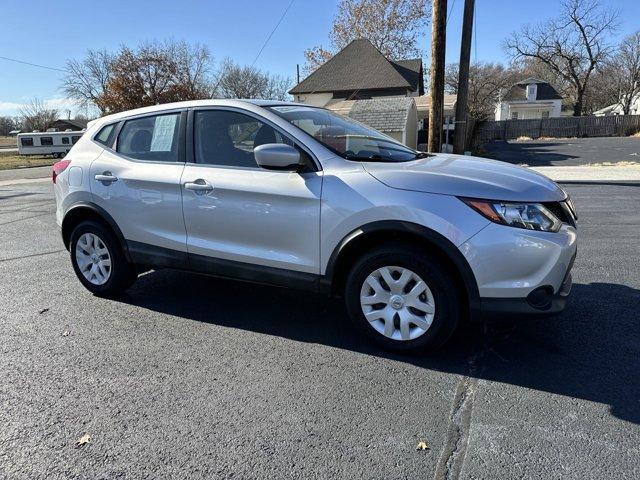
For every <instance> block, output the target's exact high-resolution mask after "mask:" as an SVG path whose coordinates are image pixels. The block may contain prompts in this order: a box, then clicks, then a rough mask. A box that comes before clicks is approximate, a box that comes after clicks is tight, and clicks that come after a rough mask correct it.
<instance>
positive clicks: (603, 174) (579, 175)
mask: <svg viewBox="0 0 640 480" xmlns="http://www.w3.org/2000/svg"><path fill="white" fill-rule="evenodd" d="M528 168H531V170H535V171H536V172H538V173H541V174H543V175H545V176H547V177H549V178H550V179H551V180H554V181H556V182H590V183H597V182H640V165H639V166H627V167H528Z"/></svg>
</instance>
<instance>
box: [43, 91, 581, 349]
mask: <svg viewBox="0 0 640 480" xmlns="http://www.w3.org/2000/svg"><path fill="white" fill-rule="evenodd" d="M53 182H54V184H55V185H54V188H55V196H56V203H57V210H56V216H57V222H58V224H59V226H60V227H61V230H62V240H63V242H64V245H65V246H66V248H67V249H68V250H69V252H70V254H71V263H72V265H73V269H74V270H75V273H76V275H77V277H78V279H79V280H80V282H82V284H83V285H84V286H85V287H86V288H87V289H88V290H89V291H91V292H93V293H94V294H96V295H102V296H112V295H116V294H119V293H121V292H123V291H124V290H126V289H127V288H129V287H130V286H131V285H132V284H133V283H134V282H135V280H136V278H137V276H138V274H139V273H140V272H144V271H147V270H150V269H159V268H174V269H182V270H188V271H192V272H198V273H205V274H211V275H215V276H218V277H223V278H229V279H239V280H245V281H249V282H257V283H263V284H270V285H277V286H283V287H292V288H297V289H306V290H312V291H317V292H324V293H328V294H332V295H337V296H342V297H343V298H344V300H345V303H346V307H347V311H348V313H349V315H350V317H351V318H352V320H353V321H354V322H355V324H356V325H357V326H358V327H359V328H360V329H361V330H362V332H364V333H365V334H367V335H368V336H370V337H371V338H372V339H374V340H376V341H377V342H379V343H381V344H382V346H384V347H387V348H393V349H400V350H416V349H420V350H425V349H433V348H435V347H438V346H440V345H442V344H443V343H444V342H445V341H446V340H447V339H448V338H449V336H450V335H451V333H452V332H453V331H454V329H455V327H456V325H457V324H458V323H459V322H461V321H463V320H466V319H471V320H478V319H492V318H497V317H499V316H504V315H507V316H511V317H514V318H519V317H522V316H531V315H536V314H543V315H544V314H554V313H558V312H560V311H561V310H562V309H563V308H564V305H565V302H566V299H567V296H568V294H569V291H570V288H571V274H570V270H571V266H572V264H573V260H574V258H575V255H576V218H577V216H576V212H575V209H574V207H573V205H572V203H571V200H570V199H569V197H568V196H567V194H566V193H565V192H564V191H563V190H562V189H561V188H560V187H559V186H558V185H557V184H555V183H554V182H553V181H551V180H549V179H548V178H546V177H544V176H543V175H540V174H538V173H536V172H534V171H532V170H529V169H525V168H521V167H517V166H513V165H509V164H506V163H502V162H497V161H490V160H486V159H482V158H475V157H470V156H458V155H450V154H427V153H423V152H417V151H415V150H413V149H411V148H408V147H406V146H404V145H403V144H401V143H400V142H398V141H396V140H394V139H393V138H391V137H388V136H386V135H384V134H382V133H380V132H378V131H376V130H373V129H371V128H369V127H367V126H365V125H363V124H361V123H358V122H356V121H354V120H351V119H349V118H346V117H343V116H340V115H337V114H334V113H332V112H330V111H328V110H325V109H322V108H316V107H312V106H308V105H302V104H295V103H284V102H269V101H244V100H202V101H192V102H183V103H174V104H167V105H158V106H153V107H148V108H142V109H139V110H132V111H128V112H122V113H118V114H115V115H109V116H106V117H103V118H100V119H98V120H96V121H94V122H93V123H92V124H91V125H90V127H89V128H88V130H87V131H86V133H85V134H84V135H83V136H82V138H81V139H80V140H79V141H78V142H77V143H76V144H75V145H74V146H73V148H72V149H71V151H70V152H69V154H68V155H67V158H66V159H65V160H63V161H61V162H58V163H57V164H55V165H54V168H53ZM237 308H242V306H238V307H237ZM283 308H286V306H283Z"/></svg>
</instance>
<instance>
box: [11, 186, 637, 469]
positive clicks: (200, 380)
mask: <svg viewBox="0 0 640 480" xmlns="http://www.w3.org/2000/svg"><path fill="white" fill-rule="evenodd" d="M568 190H569V191H570V193H571V194H572V195H573V197H574V200H575V203H576V204H577V207H578V209H579V211H580V214H581V218H580V236H581V238H580V250H579V257H578V260H577V262H576V265H575V270H574V281H575V286H574V295H573V300H572V303H571V305H570V306H569V308H568V311H567V312H566V313H565V314H563V315H562V316H561V317H558V318H555V319H549V320H543V321H535V322H524V321H521V322H519V326H518V328H516V329H515V330H514V331H510V332H508V331H506V332H501V331H494V330H493V331H487V332H483V331H482V330H480V329H477V328H466V329H462V330H461V331H460V333H459V334H458V335H457V336H456V338H455V339H454V340H453V342H452V343H451V344H450V345H449V347H448V349H446V350H445V351H442V352H440V353H438V354H436V355H433V356H430V357H420V356H400V355H392V354H388V353H385V352H382V351H380V350H378V349H377V348H375V347H372V346H371V345H369V344H367V343H366V342H365V341H364V339H362V338H360V337H359V336H358V334H357V333H356V332H355V331H354V329H352V327H351V326H350V325H349V323H347V321H346V315H345V312H344V309H343V308H342V306H341V305H340V303H338V302H335V301H332V302H329V301H326V300H325V299H323V298H322V297H317V296H314V295H310V294H304V293H299V292H289V291H285V290H279V289H274V288H267V287H259V286H247V285H244V284H240V283H232V282H224V281H220V280H215V279H212V278H207V277H202V276H197V275H190V274H186V273H180V272H173V271H158V272H151V273H148V274H146V275H144V276H143V277H141V278H140V279H139V280H138V282H137V283H136V285H135V286H134V287H133V288H132V289H131V290H130V292H129V293H128V294H127V295H126V296H123V297H122V298H120V299H118V300H105V299H100V298H97V297H93V296H92V295H90V294H89V293H88V292H86V291H85V290H84V289H83V288H82V287H81V286H80V283H79V282H78V281H77V280H76V279H75V277H74V274H73V271H72V269H71V266H70V263H69V260H68V254H67V252H66V251H64V250H62V246H61V243H60V240H59V236H58V232H57V230H56V228H55V223H54V217H53V210H54V207H53V199H52V193H51V188H50V185H49V184H47V183H31V184H25V185H20V186H16V185H13V186H1V187H0V478H7V479H68V478H92V479H93V478H110V479H111V478H132V479H141V478H242V479H249V478H277V479H283V478H322V479H326V478H359V479H370V478H371V479H374V478H375V479H381V478H385V479H386V478H389V479H391V478H393V479H396V478H409V479H429V478H439V477H441V476H448V478H465V479H471V478H473V479H478V478H575V479H602V478H616V479H618V478H629V479H631V478H639V477H640V462H639V460H638V459H639V458H640V427H639V425H640V323H639V322H638V319H639V318H640V317H639V314H638V312H639V311H640V290H639V289H640V269H639V268H638V257H639V254H640V249H639V247H638V240H637V239H638V231H639V229H640V213H638V209H637V207H638V205H639V204H640V186H607V185H600V186H597V185H596V186H594V185H588V186H577V185H576V186H568ZM85 434H88V435H90V437H91V438H90V442H89V443H87V444H85V445H83V446H80V447H78V448H75V447H74V443H75V442H76V440H78V439H79V438H80V437H82V436H83V435H85ZM419 441H425V442H426V443H427V444H428V445H429V449H428V450H416V446H417V444H418V442H419Z"/></svg>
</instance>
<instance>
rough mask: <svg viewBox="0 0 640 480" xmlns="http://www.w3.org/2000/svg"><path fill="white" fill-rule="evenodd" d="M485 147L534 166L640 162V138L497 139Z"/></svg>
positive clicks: (504, 157)
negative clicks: (519, 140)
mask: <svg viewBox="0 0 640 480" xmlns="http://www.w3.org/2000/svg"><path fill="white" fill-rule="evenodd" d="M484 148H485V150H486V151H487V156H489V157H490V158H494V159H496V160H502V161H504V162H509V163H515V164H526V165H529V166H531V167H543V166H556V167H560V166H579V165H588V164H593V163H603V162H612V163H618V162H640V138H639V137H594V138H552V139H549V140H528V141H521V142H518V141H516V140H509V141H506V142H505V141H502V140H500V141H497V140H496V141H493V142H488V143H486V144H485V145H484Z"/></svg>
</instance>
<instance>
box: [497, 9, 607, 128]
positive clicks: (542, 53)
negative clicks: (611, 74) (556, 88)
mask: <svg viewBox="0 0 640 480" xmlns="http://www.w3.org/2000/svg"><path fill="white" fill-rule="evenodd" d="M617 17H618V14H617V12H615V11H613V10H609V9H605V8H603V7H602V6H601V5H600V3H599V2H598V0H564V1H563V2H562V12H561V14H560V16H559V17H557V18H554V19H551V20H549V21H547V22H544V23H542V24H539V25H533V26H532V25H525V26H524V27H523V28H522V29H521V30H520V31H518V32H513V33H512V34H511V36H510V37H508V38H507V40H505V42H504V47H505V49H506V50H507V51H508V52H509V53H510V54H511V56H512V57H513V58H514V59H519V58H531V59H536V60H538V61H540V62H542V63H543V64H544V65H546V66H547V67H548V68H549V69H550V70H551V72H553V73H555V74H557V75H558V76H559V77H561V78H562V79H564V81H566V82H567V83H568V84H569V85H570V86H571V89H572V90H573V97H574V108H573V111H574V113H573V114H574V115H576V116H579V115H581V114H582V108H583V103H584V97H585V93H586V91H587V87H588V85H589V79H590V77H591V74H592V73H593V71H594V69H595V68H596V67H597V66H598V65H599V64H601V63H603V62H604V61H605V59H606V57H607V56H608V55H609V53H610V51H611V49H610V46H609V44H608V40H609V36H610V35H611V33H612V32H613V31H614V30H615V28H616V26H617V24H616V22H617Z"/></svg>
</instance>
